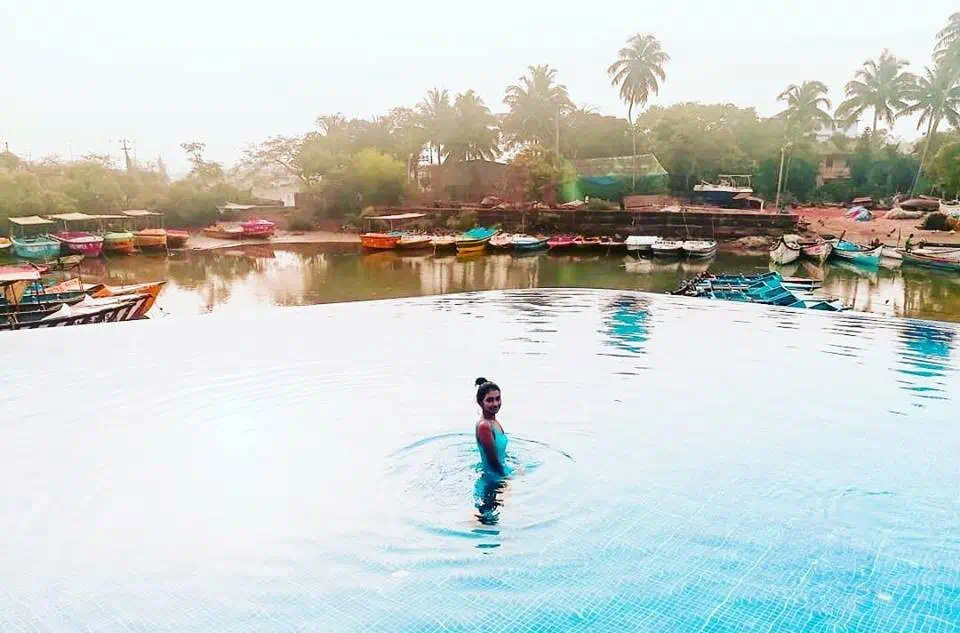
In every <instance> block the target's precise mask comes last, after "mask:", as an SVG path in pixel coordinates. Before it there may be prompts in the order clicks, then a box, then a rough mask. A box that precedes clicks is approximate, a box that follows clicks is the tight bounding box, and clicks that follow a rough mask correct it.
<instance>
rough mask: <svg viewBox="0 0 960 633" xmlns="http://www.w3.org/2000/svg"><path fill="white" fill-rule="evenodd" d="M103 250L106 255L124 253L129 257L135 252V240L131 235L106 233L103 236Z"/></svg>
mask: <svg viewBox="0 0 960 633" xmlns="http://www.w3.org/2000/svg"><path fill="white" fill-rule="evenodd" d="M103 250H105V251H106V252H108V253H125V254H127V255H129V254H130V253H133V252H134V251H135V250H137V242H136V238H135V237H134V236H133V233H127V232H116V233H107V234H105V235H104V236H103Z"/></svg>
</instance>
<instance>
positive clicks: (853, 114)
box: [837, 50, 914, 135]
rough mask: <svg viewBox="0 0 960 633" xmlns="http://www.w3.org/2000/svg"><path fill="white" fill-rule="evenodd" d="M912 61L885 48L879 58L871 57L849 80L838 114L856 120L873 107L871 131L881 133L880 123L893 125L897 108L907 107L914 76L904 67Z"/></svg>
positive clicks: (845, 118)
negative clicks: (845, 97)
mask: <svg viewBox="0 0 960 633" xmlns="http://www.w3.org/2000/svg"><path fill="white" fill-rule="evenodd" d="M908 65H909V62H908V61H906V60H904V59H897V58H896V57H895V56H893V55H892V54H890V51H888V50H884V51H883V53H881V54H880V59H879V60H872V59H868V60H867V61H865V62H864V63H863V68H861V69H860V70H858V71H857V74H856V75H855V76H854V79H853V81H850V82H849V83H847V85H846V87H845V89H844V90H845V92H846V96H847V99H846V100H845V101H844V102H843V103H841V104H840V107H839V108H837V118H838V119H841V120H844V121H846V122H850V123H852V122H853V121H855V120H857V119H859V118H860V116H862V115H863V113H864V112H866V111H867V110H873V127H872V128H871V135H876V133H877V123H878V122H879V121H884V122H886V123H887V124H888V125H891V126H892V125H893V122H894V121H895V120H896V118H897V114H896V113H897V112H898V111H901V110H903V109H904V108H906V107H907V103H906V102H905V101H904V97H905V96H906V94H907V92H908V91H909V90H910V89H911V87H912V86H913V83H914V76H913V75H912V74H910V73H909V72H906V71H905V70H903V69H904V68H905V67H906V66H908Z"/></svg>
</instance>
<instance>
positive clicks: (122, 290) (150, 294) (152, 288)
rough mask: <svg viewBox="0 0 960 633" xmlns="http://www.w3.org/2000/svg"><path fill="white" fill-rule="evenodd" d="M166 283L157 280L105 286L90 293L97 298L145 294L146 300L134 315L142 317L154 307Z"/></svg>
mask: <svg viewBox="0 0 960 633" xmlns="http://www.w3.org/2000/svg"><path fill="white" fill-rule="evenodd" d="M166 283H167V282H165V281H155V282H150V283H145V284H136V285H133V286H103V287H101V288H99V289H97V290H95V291H93V292H92V293H90V294H91V296H92V297H97V298H101V297H132V296H135V295H144V300H143V301H142V302H141V303H140V306H139V308H138V310H137V311H136V313H135V314H134V316H133V318H140V317H142V316H144V315H146V314H147V312H149V311H150V308H152V307H153V304H154V303H156V302H157V297H159V296H160V291H161V290H163V287H164V285H165V284H166Z"/></svg>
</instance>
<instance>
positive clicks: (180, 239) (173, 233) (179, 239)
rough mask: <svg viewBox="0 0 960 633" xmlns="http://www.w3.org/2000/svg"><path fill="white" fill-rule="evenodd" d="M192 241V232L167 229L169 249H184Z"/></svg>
mask: <svg viewBox="0 0 960 633" xmlns="http://www.w3.org/2000/svg"><path fill="white" fill-rule="evenodd" d="M189 239H190V232H189V231H183V230H181V229H167V248H183V247H184V246H186V245H187V240H189Z"/></svg>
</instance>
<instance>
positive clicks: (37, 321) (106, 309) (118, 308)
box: [0, 295, 146, 331]
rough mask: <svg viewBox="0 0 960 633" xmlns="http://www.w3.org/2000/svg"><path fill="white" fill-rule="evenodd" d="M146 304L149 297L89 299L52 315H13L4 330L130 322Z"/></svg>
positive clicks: (4, 322)
mask: <svg viewBox="0 0 960 633" xmlns="http://www.w3.org/2000/svg"><path fill="white" fill-rule="evenodd" d="M144 301H146V295H133V296H130V297H108V298H106V299H93V298H91V297H86V298H85V299H84V300H83V301H80V302H78V303H77V304H76V305H72V306H70V305H61V306H60V307H59V308H57V309H56V310H54V311H52V312H44V313H33V314H15V315H10V316H8V317H7V318H6V319H4V320H0V331H3V330H24V329H40V328H52V327H64V326H69V325H86V324H90V323H109V322H116V321H129V320H132V319H134V318H137V316H136V315H137V314H138V313H139V312H141V306H142V304H143V302H144Z"/></svg>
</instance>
